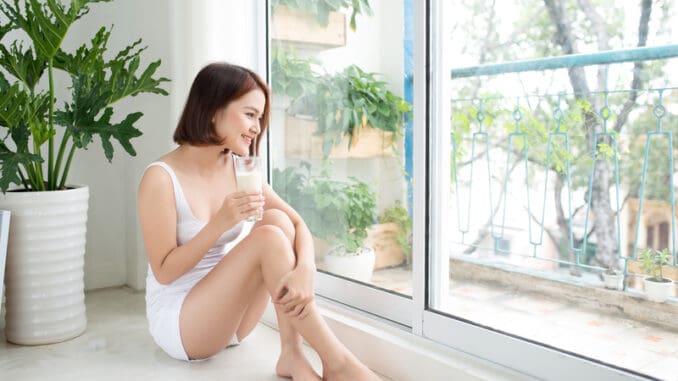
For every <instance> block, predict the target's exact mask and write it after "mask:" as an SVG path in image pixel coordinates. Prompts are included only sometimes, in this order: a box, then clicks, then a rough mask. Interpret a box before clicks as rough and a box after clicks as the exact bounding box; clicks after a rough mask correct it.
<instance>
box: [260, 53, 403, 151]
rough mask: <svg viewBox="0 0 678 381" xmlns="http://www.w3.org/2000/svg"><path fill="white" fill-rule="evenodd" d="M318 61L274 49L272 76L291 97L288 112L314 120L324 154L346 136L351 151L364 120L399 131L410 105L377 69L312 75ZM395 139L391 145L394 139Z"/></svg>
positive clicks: (277, 86) (355, 68)
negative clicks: (378, 73) (379, 76)
mask: <svg viewBox="0 0 678 381" xmlns="http://www.w3.org/2000/svg"><path fill="white" fill-rule="evenodd" d="M316 63H317V61H315V60H313V59H303V58H299V57H297V56H296V55H295V54H294V53H293V52H291V51H285V50H282V49H274V50H273V60H272V64H271V67H272V78H273V84H272V86H273V90H274V91H276V94H279V95H287V96H289V97H290V98H292V101H291V106H290V108H289V109H288V113H291V114H304V115H309V116H311V117H313V118H314V119H316V120H317V121H318V130H317V131H315V134H316V135H318V136H321V137H322V138H323V153H324V156H325V157H327V156H329V154H330V152H331V150H332V147H334V146H336V145H337V144H339V143H340V142H341V140H342V138H343V137H344V136H348V137H349V139H348V149H349V150H350V149H351V147H352V145H353V143H354V141H355V139H357V137H358V135H359V133H360V129H361V128H363V127H365V126H366V125H368V124H369V125H371V126H372V127H374V128H377V129H380V130H383V131H387V132H393V133H394V134H395V136H396V137H400V136H402V135H403V133H404V129H405V123H406V122H407V118H408V115H409V113H410V112H411V110H412V106H411V105H410V104H409V103H408V102H406V101H405V100H403V99H402V98H400V97H398V96H396V95H395V94H393V93H392V92H391V91H390V90H389V89H388V86H387V84H386V82H383V81H380V80H378V79H377V74H375V73H369V72H365V71H363V70H362V69H360V68H359V67H358V66H356V65H350V66H348V67H346V68H345V69H344V70H343V71H341V72H339V73H336V74H316V73H315V72H314V71H313V65H315V64H316ZM396 141H397V139H394V140H393V142H391V143H390V144H395V142H396Z"/></svg>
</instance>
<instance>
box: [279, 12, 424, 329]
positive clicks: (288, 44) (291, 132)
mask: <svg viewBox="0 0 678 381" xmlns="http://www.w3.org/2000/svg"><path fill="white" fill-rule="evenodd" d="M334 3H337V5H338V7H337V8H332V6H333V4H334ZM316 5H317V6H316V7H311V8H305V7H303V6H300V4H298V2H295V1H274V2H271V6H270V23H269V34H270V45H269V46H270V83H271V85H272V89H273V108H272V110H273V112H272V120H271V128H270V131H271V132H270V142H271V143H270V157H271V161H270V162H271V166H272V185H273V188H274V189H275V190H276V191H277V192H278V193H279V194H280V195H281V196H282V197H283V198H284V199H285V200H287V202H288V203H290V204H291V205H292V206H293V207H294V208H295V209H296V210H297V211H299V213H300V214H301V215H302V217H303V218H304V220H305V221H306V223H307V224H308V226H309V228H310V230H311V232H312V233H313V236H314V243H315V249H316V266H317V268H318V270H319V274H318V282H317V283H318V292H319V294H321V295H323V296H326V297H329V298H332V299H335V300H338V301H341V302H344V303H347V304H350V305H353V306H356V307H358V308H362V309H364V310H366V311H369V312H373V313H376V314H379V315H382V316H386V317H387V318H389V319H391V320H394V321H397V322H399V323H402V324H405V325H408V326H409V325H410V324H411V308H410V306H411V304H412V302H411V296H412V262H413V259H412V192H413V191H412V185H413V184H414V183H416V182H417V181H419V180H418V179H417V177H416V176H413V173H412V150H413V148H412V147H413V144H412V115H413V112H415V110H414V109H413V95H412V88H413V82H414V79H415V78H413V62H412V54H413V52H412V2H411V1H403V0H399V1H391V0H389V1H385V0H371V1H356V2H318V3H317V4H316ZM339 5H340V6H339ZM387 300H388V301H387Z"/></svg>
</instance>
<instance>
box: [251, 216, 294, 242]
mask: <svg viewBox="0 0 678 381" xmlns="http://www.w3.org/2000/svg"><path fill="white" fill-rule="evenodd" d="M259 225H260V226H262V225H274V226H277V227H279V228H280V229H281V230H282V231H283V233H284V234H285V236H286V237H287V239H288V240H289V242H291V243H292V244H293V245H294V239H295V229H294V224H293V223H292V220H290V217H289V216H288V215H287V213H285V212H283V211H282V210H280V209H274V208H273V209H266V210H265V211H264V216H263V218H262V219H261V221H260V222H259Z"/></svg>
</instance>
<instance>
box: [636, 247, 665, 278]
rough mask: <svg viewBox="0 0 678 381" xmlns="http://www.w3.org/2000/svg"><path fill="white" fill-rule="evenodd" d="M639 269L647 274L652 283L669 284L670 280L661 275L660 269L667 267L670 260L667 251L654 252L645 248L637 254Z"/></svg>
mask: <svg viewBox="0 0 678 381" xmlns="http://www.w3.org/2000/svg"><path fill="white" fill-rule="evenodd" d="M638 260H639V261H640V268H641V269H642V270H643V272H645V274H647V275H648V276H649V277H650V278H649V279H650V280H652V281H654V282H670V279H668V278H664V276H663V275H662V267H663V266H668V265H669V263H670V260H671V254H669V249H663V250H655V249H652V248H650V247H648V248H645V249H644V250H642V251H641V252H640V253H639V254H638Z"/></svg>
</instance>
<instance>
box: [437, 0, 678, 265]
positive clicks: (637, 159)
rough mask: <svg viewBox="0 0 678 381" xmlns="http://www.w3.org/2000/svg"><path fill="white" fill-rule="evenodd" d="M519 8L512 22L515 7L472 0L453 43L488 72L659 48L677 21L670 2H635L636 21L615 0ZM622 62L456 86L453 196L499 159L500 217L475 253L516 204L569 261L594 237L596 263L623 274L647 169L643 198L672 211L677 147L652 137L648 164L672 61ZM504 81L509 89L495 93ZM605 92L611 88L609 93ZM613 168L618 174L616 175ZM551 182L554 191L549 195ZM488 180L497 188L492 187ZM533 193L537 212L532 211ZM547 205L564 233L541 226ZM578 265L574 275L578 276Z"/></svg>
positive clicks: (466, 2) (530, 0)
mask: <svg viewBox="0 0 678 381" xmlns="http://www.w3.org/2000/svg"><path fill="white" fill-rule="evenodd" d="M515 6H516V13H515V14H516V15H517V16H516V17H514V18H511V17H504V14H503V13H502V8H503V7H505V5H504V4H503V3H501V2H492V4H491V5H489V6H488V4H485V3H481V2H477V1H474V0H462V1H461V4H460V9H463V10H464V11H463V12H464V15H462V16H460V17H459V20H464V22H463V23H459V24H456V25H455V26H454V28H453V39H452V40H453V41H455V42H456V43H457V44H458V47H459V51H460V55H463V56H466V57H475V58H476V59H477V61H476V62H475V63H476V64H479V65H480V64H487V63H497V62H509V61H514V60H525V59H532V58H539V57H555V56H561V55H566V54H576V53H589V52H596V51H603V50H610V49H621V48H629V47H635V46H637V47H642V46H649V45H661V44H665V43H667V42H663V41H667V36H670V28H669V27H668V24H670V23H669V22H667V20H668V19H669V18H670V17H671V14H672V9H674V8H675V4H673V2H671V1H648V0H643V1H641V2H639V3H638V4H636V5H634V7H637V8H636V9H637V11H638V12H637V14H638V15H639V16H640V17H639V18H635V19H634V20H633V23H631V22H629V19H628V18H626V17H625V14H626V13H628V11H629V9H623V8H619V7H615V6H614V5H613V4H612V3H611V2H609V1H607V0H577V1H574V0H518V1H517V2H516V4H515ZM669 40H670V39H669ZM623 65H624V64H616V65H610V66H609V68H608V67H606V66H603V65H601V66H599V67H595V66H592V67H588V68H586V69H583V68H577V67H575V68H573V69H570V70H565V69H563V70H553V71H551V70H545V71H541V72H536V73H527V74H522V73H521V74H519V75H515V74H511V75H510V76H512V79H515V81H514V82H512V83H514V84H515V85H514V87H513V88H511V89H508V88H507V87H506V85H505V83H506V77H508V76H503V77H502V76H490V77H487V78H485V77H475V78H469V79H455V80H453V81H452V83H453V86H452V97H453V98H455V101H453V103H452V110H453V115H452V126H453V134H454V135H453V139H452V142H453V146H454V148H455V150H454V152H453V153H452V154H451V156H450V158H451V159H453V163H452V164H453V165H452V172H451V177H452V180H453V183H452V184H453V189H452V192H457V191H458V190H461V189H464V188H463V187H467V186H469V184H470V180H469V171H470V168H471V166H474V168H479V167H482V166H484V165H487V164H486V159H487V157H492V158H493V159H492V161H491V163H492V168H491V174H490V176H491V178H492V187H493V188H492V192H493V199H492V200H489V203H490V205H491V216H488V217H487V219H486V220H483V221H484V222H483V223H481V224H482V225H480V226H477V227H474V228H475V229H476V231H477V232H478V234H477V236H476V237H475V238H474V240H473V242H468V244H469V250H468V251H467V252H473V251H474V250H475V248H476V247H478V246H482V245H480V244H481V242H483V240H485V239H488V236H489V234H490V232H491V231H492V229H490V225H491V224H492V223H493V221H494V222H495V223H496V222H497V221H500V218H501V214H499V213H501V211H502V210H503V203H504V202H505V200H507V199H510V198H514V200H519V201H520V203H522V206H523V208H524V210H525V212H526V213H525V214H526V215H527V218H528V219H529V220H530V221H531V222H532V223H536V224H541V225H542V226H543V227H544V231H545V233H546V234H547V235H548V237H550V239H551V240H552V241H553V242H554V243H556V246H557V247H559V248H560V251H561V252H560V258H561V259H564V260H566V261H568V262H572V263H574V262H576V260H575V257H574V255H575V251H576V250H577V249H582V247H581V243H582V242H583V240H584V239H585V238H586V239H591V238H592V237H595V240H591V241H589V242H588V246H591V245H592V242H593V241H595V252H594V253H593V256H592V258H591V263H590V264H591V265H594V266H599V267H601V268H603V269H605V268H612V269H615V270H616V269H618V255H619V250H621V247H619V246H618V244H617V240H618V239H620V241H621V242H620V243H621V245H622V247H623V246H626V245H627V243H628V242H626V239H628V238H627V234H625V233H626V231H625V230H624V229H625V228H626V226H621V230H620V231H621V233H622V235H623V237H618V234H617V232H618V230H617V218H618V217H619V213H620V212H618V211H617V203H619V206H620V209H623V208H624V207H625V205H626V202H627V200H628V199H629V198H637V197H639V196H640V186H641V179H642V178H643V176H642V173H643V171H644V170H645V171H646V173H647V176H646V182H645V185H644V193H643V198H644V199H654V200H660V201H664V202H667V203H670V200H671V198H670V193H671V189H672V184H670V174H671V173H672V172H674V171H675V168H671V167H670V165H669V158H668V155H667V153H668V152H671V151H673V152H675V151H676V147H675V145H674V146H673V147H669V145H668V139H667V137H666V135H653V136H652V138H651V139H652V140H651V145H650V149H649V154H648V160H647V166H646V167H644V166H643V161H644V152H645V142H646V141H647V137H648V136H650V134H651V133H652V132H653V131H655V130H656V129H657V128H658V124H659V120H658V119H659V118H657V115H655V113H654V111H655V107H656V106H657V105H658V92H657V91H656V90H653V91H649V90H647V89H651V88H654V89H657V88H662V87H666V86H670V85H671V84H670V83H668V82H667V81H668V79H667V78H668V77H667V75H666V73H665V69H664V67H665V65H666V61H664V60H657V61H646V62H642V63H640V62H638V63H634V64H625V65H626V66H623ZM495 83H503V84H504V85H503V87H502V86H498V87H493V86H494V84H495ZM606 89H607V90H611V91H610V92H609V93H606V92H605V90H606ZM508 90H510V91H508ZM508 92H510V94H507V93H508ZM481 99H482V100H483V101H482V113H481V114H479V111H480V110H481V104H480V100H481ZM676 101H678V98H676V96H675V95H674V94H672V93H671V92H665V93H664V98H663V102H664V105H665V107H666V108H665V111H664V113H663V115H662V120H663V131H667V132H668V131H671V132H672V133H674V134H675V132H678V130H676V128H677V127H676V125H675V120H676V115H673V114H672V113H671V112H669V111H668V110H670V109H672V106H669V105H674V104H675V103H676ZM479 119H480V120H479ZM481 123H482V131H483V132H484V133H487V135H486V136H487V139H485V138H484V137H482V136H479V135H474V134H476V133H477V132H479V131H480V129H481ZM565 133H567V136H568V140H567V142H566V141H565V138H564V134H565ZM595 133H598V135H597V137H596V138H594V136H596V135H595ZM474 138H475V139H476V141H475V150H474V151H473V150H472V149H471V144H472V141H473V139H474ZM565 143H567V146H566V145H565ZM674 144H675V142H674ZM499 158H501V159H499ZM615 160H617V162H618V165H619V167H615ZM674 165H675V163H674ZM523 174H525V175H526V176H527V179H528V184H527V185H528V188H527V189H526V188H525V185H526V184H525V182H524V180H521V181H520V184H519V183H518V182H513V181H511V180H510V179H512V178H521V179H522V177H523ZM547 174H548V176H549V177H548V182H549V184H548V187H544V184H543V181H544V179H545V176H546V175H547ZM617 176H618V177H617ZM617 178H618V179H619V184H620V189H619V197H618V199H617V196H616V193H615V187H616V180H617ZM474 179H475V178H474ZM506 179H508V181H506ZM455 181H456V183H455ZM474 181H475V180H474ZM479 181H485V183H487V180H485V179H481V180H479ZM455 185H456V187H455ZM544 192H547V194H546V195H543V194H544ZM529 193H531V194H532V195H530V196H529V197H530V202H531V208H532V210H530V212H531V214H529V213H527V211H528V209H527V205H526V194H529ZM507 195H509V196H508V198H507ZM535 196H536V197H535ZM542 197H547V198H549V199H550V200H549V201H548V204H546V205H555V210H553V209H550V210H552V211H553V214H555V216H553V217H555V218H554V219H555V222H556V224H555V225H554V224H553V223H552V222H550V221H544V222H542V221H541V215H540V214H539V212H535V205H537V208H536V209H537V210H540V209H541V203H542ZM478 202H481V201H478ZM482 202H486V203H487V202H488V200H483V201H482ZM569 203H571V205H570V204H569ZM513 204H514V205H515V203H513ZM519 205H520V204H519ZM547 207H548V206H547ZM667 207H670V205H668V206H667ZM464 210H465V209H464ZM498 214H499V215H498ZM587 214H589V216H590V219H589V225H588V226H587V229H588V230H587V231H586V232H583V226H579V225H577V224H581V225H583V223H582V222H583V219H584V218H585V216H586V215H587ZM507 217H508V216H507ZM518 218H519V220H518ZM523 218H524V217H523V216H522V215H521V216H519V217H518V216H512V218H511V219H507V220H506V221H507V223H509V224H511V225H512V226H518V225H520V226H525V224H526V222H527V221H526V220H525V219H523ZM634 222H635V221H634ZM572 223H574V225H573V226H575V229H580V230H577V231H575V233H574V234H575V236H574V247H570V242H569V239H570V234H571V231H570V225H571V224H572ZM588 251H589V248H587V250H586V252H587V253H588ZM530 255H531V253H530ZM543 255H546V256H548V255H549V254H548V253H544V254H543ZM582 259H584V258H583V257H582ZM585 263H587V262H585ZM572 269H573V273H576V272H577V271H578V270H577V269H575V268H574V267H573V268H572Z"/></svg>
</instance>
